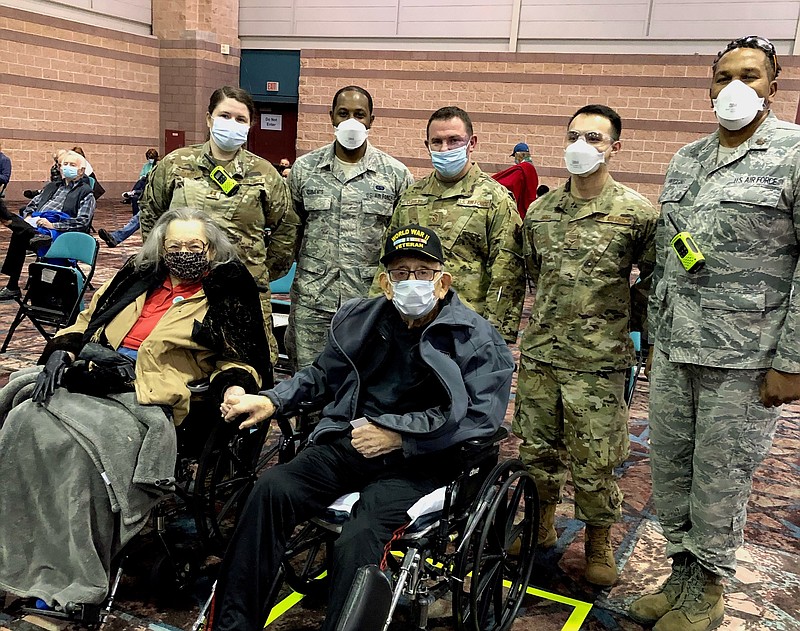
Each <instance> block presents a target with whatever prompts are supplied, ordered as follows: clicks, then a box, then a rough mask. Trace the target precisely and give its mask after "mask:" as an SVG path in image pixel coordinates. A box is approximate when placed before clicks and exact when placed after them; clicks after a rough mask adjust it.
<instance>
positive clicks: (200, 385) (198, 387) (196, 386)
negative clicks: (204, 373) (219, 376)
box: [186, 377, 211, 394]
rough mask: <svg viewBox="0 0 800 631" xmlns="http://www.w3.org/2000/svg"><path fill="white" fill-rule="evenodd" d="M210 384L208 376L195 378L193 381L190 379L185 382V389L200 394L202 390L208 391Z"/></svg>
mask: <svg viewBox="0 0 800 631" xmlns="http://www.w3.org/2000/svg"><path fill="white" fill-rule="evenodd" d="M210 386H211V380H210V379H209V378H208V377H203V378H202V379H195V380H194V381H190V382H189V383H187V384H186V388H187V390H189V392H191V393H192V394H202V393H204V392H208V389H209V387H210Z"/></svg>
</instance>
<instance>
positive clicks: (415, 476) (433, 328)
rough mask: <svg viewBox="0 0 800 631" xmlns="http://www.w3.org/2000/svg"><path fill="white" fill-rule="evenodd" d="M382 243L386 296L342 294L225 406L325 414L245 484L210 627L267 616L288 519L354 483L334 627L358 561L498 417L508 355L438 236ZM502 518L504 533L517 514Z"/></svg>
mask: <svg viewBox="0 0 800 631" xmlns="http://www.w3.org/2000/svg"><path fill="white" fill-rule="evenodd" d="M384 251H385V255H384V257H383V258H382V259H381V262H382V263H383V264H384V265H385V266H386V269H387V271H386V273H383V274H382V275H381V286H382V288H383V291H384V296H380V297H378V298H373V299H356V300H353V301H350V302H348V303H346V304H345V305H344V306H343V307H342V308H341V309H340V310H339V312H338V313H337V314H336V315H335V316H334V318H333V321H332V324H331V329H330V334H329V340H328V343H327V344H326V346H325V349H324V350H323V352H322V354H321V355H320V356H319V357H318V359H317V360H316V361H315V362H314V364H312V365H311V366H309V367H307V368H304V369H303V370H301V371H299V372H298V373H297V374H295V376H294V377H293V378H291V379H289V380H287V381H283V382H281V383H279V384H278V385H277V386H276V387H275V388H273V389H270V390H267V391H266V392H262V393H261V394H260V395H244V396H238V395H234V396H229V397H227V398H226V399H225V402H224V403H223V405H222V412H223V414H224V415H225V419H226V420H228V421H231V422H235V423H237V424H239V425H240V426H241V427H247V426H251V425H254V424H256V423H260V422H262V421H264V420H267V419H269V418H271V417H272V416H273V415H274V414H276V413H277V414H280V415H291V414H294V413H297V412H298V410H300V409H301V408H303V407H304V406H310V407H314V408H317V409H319V408H321V409H322V419H321V420H320V422H319V423H318V424H317V426H316V428H315V429H314V430H313V431H312V433H311V435H310V437H309V441H308V446H307V447H306V448H305V449H304V450H302V451H301V452H300V454H299V455H298V456H297V457H296V458H294V459H293V460H291V461H289V462H288V463H286V464H282V465H279V466H276V467H273V468H271V469H268V470H267V471H266V472H265V473H264V474H263V475H262V476H261V478H260V479H259V480H258V482H257V483H256V486H255V488H254V490H253V492H252V493H251V494H250V497H249V498H248V500H247V503H246V505H245V508H244V511H243V513H242V517H241V519H240V521H239V523H238V525H237V528H236V531H235V533H234V535H233V538H232V540H231V544H230V546H229V548H228V551H227V554H226V556H225V559H224V561H223V565H222V569H221V573H220V578H219V580H218V583H217V591H216V595H215V602H214V604H213V605H212V611H211V613H210V615H209V625H208V626H209V627H210V628H212V629H213V630H214V631H234V630H236V631H251V630H252V631H254V630H256V629H260V628H261V627H263V625H264V620H265V618H266V613H267V612H268V611H269V608H270V606H271V603H272V601H273V600H274V598H275V593H276V589H277V587H279V583H280V577H281V564H282V560H283V557H284V554H285V553H286V551H287V543H288V542H289V540H290V538H291V535H292V533H293V532H294V530H295V527H296V526H297V525H298V524H300V523H302V522H304V521H306V520H308V519H310V518H312V517H314V516H317V515H320V514H321V513H322V512H323V510H324V509H325V508H326V507H327V506H328V505H329V504H331V503H332V502H333V501H334V500H335V499H336V498H337V497H339V496H341V495H342V494H345V493H351V492H358V493H359V497H358V501H357V502H356V503H355V504H354V505H353V507H352V511H351V512H350V513H349V517H348V518H347V519H346V520H345V521H344V523H343V524H342V525H341V533H340V534H339V535H338V537H337V538H336V540H335V542H334V543H333V545H332V559H330V561H331V575H330V580H329V584H330V599H329V602H328V615H327V618H326V621H325V624H324V626H323V629H325V630H327V631H332V630H333V629H335V628H337V623H338V622H339V618H340V613H341V612H342V611H343V608H344V605H345V602H346V600H347V596H348V592H349V591H350V588H351V585H352V584H353V582H354V579H355V577H356V573H357V571H358V569H359V568H360V567H362V566H366V565H369V564H376V563H379V562H380V561H381V558H382V557H383V556H384V549H385V547H386V546H387V544H388V543H389V541H390V540H391V539H392V538H393V535H395V534H396V533H398V531H399V530H401V529H403V528H404V527H405V525H406V524H407V523H408V521H409V518H408V515H407V511H408V509H409V508H410V507H411V506H412V505H413V504H415V502H417V501H418V500H420V498H423V497H424V496H426V495H427V494H429V493H431V492H433V491H435V490H436V489H438V488H440V487H443V486H446V485H447V484H448V483H449V482H451V481H452V480H453V479H455V478H457V477H458V476H459V475H460V473H461V472H462V470H463V469H464V467H465V465H466V463H465V462H464V461H463V460H464V456H465V454H467V453H468V452H465V451H463V447H464V445H465V444H466V443H468V442H469V441H471V440H474V439H489V442H490V443H491V442H492V441H491V437H493V436H495V434H496V432H497V430H498V428H499V426H500V424H501V422H502V419H503V417H504V415H505V411H506V407H507V404H508V400H509V393H510V387H511V376H512V373H513V370H514V362H513V359H512V356H511V353H510V351H509V350H508V348H507V347H506V345H505V343H504V342H503V339H502V338H501V337H500V335H499V334H498V333H497V331H495V329H494V328H493V327H492V326H491V325H490V324H489V323H488V322H487V321H486V320H485V319H483V318H482V317H480V316H479V315H478V314H477V313H475V312H474V311H473V310H472V309H470V308H469V307H467V306H466V305H464V304H462V303H461V301H460V300H459V298H458V296H457V295H456V293H455V292H454V291H453V290H452V289H451V288H450V284H451V276H450V274H449V272H447V271H445V269H444V267H443V265H444V256H443V253H442V247H441V244H440V242H439V239H438V237H437V236H436V234H435V233H434V232H433V231H432V230H429V229H427V228H422V227H419V226H406V227H404V228H400V229H398V230H397V231H395V232H393V233H392V234H390V235H389V237H388V239H387V242H386V246H385V250H384ZM467 457H469V456H467ZM495 458H496V451H495ZM522 473H523V474H524V472H522ZM530 488H531V487H530V486H529V487H528V491H530ZM533 493H534V494H535V489H534V490H533ZM504 523H505V525H506V526H507V530H508V532H506V533H504V536H510V532H511V530H513V529H514V524H515V523H516V520H515V518H514V517H513V516H509V518H508V519H506V520H505V522H504ZM529 530H530V528H528V531H529ZM515 532H516V531H515ZM527 535H528V539H529V540H530V538H531V532H527ZM508 543H509V545H510V543H511V542H510V541H509V542H508ZM526 580H527V579H526Z"/></svg>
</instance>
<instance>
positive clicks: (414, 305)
mask: <svg viewBox="0 0 800 631" xmlns="http://www.w3.org/2000/svg"><path fill="white" fill-rule="evenodd" d="M389 284H390V285H391V287H392V304H394V306H395V309H397V310H398V311H399V312H400V315H403V316H405V317H407V318H411V319H412V320H417V319H419V318H421V317H422V316H424V315H427V314H429V313H430V312H431V311H432V310H433V308H434V307H435V306H436V303H437V302H438V300H439V299H438V298H437V297H436V294H435V293H434V285H435V284H436V281H435V280H411V279H409V280H402V281H400V282H397V283H393V282H392V281H389Z"/></svg>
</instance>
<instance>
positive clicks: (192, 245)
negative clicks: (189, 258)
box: [164, 239, 208, 254]
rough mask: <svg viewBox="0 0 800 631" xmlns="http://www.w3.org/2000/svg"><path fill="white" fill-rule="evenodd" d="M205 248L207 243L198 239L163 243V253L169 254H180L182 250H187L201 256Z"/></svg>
mask: <svg viewBox="0 0 800 631" xmlns="http://www.w3.org/2000/svg"><path fill="white" fill-rule="evenodd" d="M207 248H208V243H206V242H205V241H201V240H200V239H196V240H193V241H165V242H164V251H165V252H168V253H169V254H174V253H175V252H181V251H182V250H187V251H189V252H191V253H192V254H203V253H204V252H205V251H206V249H207Z"/></svg>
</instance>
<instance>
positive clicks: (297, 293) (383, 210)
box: [286, 143, 414, 368]
mask: <svg viewBox="0 0 800 631" xmlns="http://www.w3.org/2000/svg"><path fill="white" fill-rule="evenodd" d="M334 147H335V143H332V144H330V145H326V146H324V147H321V148H319V149H316V150H314V151H312V152H310V153H307V154H306V155H304V156H302V157H301V158H299V159H298V160H297V162H295V163H294V165H293V166H292V171H291V174H290V175H289V189H290V190H291V194H292V201H293V202H294V205H295V209H296V210H297V214H298V215H300V218H301V220H302V222H303V238H302V242H301V244H300V249H299V252H298V257H297V274H296V276H295V279H294V284H293V285H292V307H291V312H290V314H289V330H288V331H287V333H286V341H287V347H288V350H289V354H290V357H291V359H292V362H293V363H294V364H295V365H296V366H297V367H298V368H302V367H304V366H307V365H309V364H311V363H312V362H313V361H314V360H315V359H316V358H317V355H318V354H319V353H320V352H322V349H323V348H324V346H325V342H326V340H327V337H328V327H329V325H330V321H331V318H332V317H333V314H334V313H335V312H336V311H337V309H339V307H340V306H341V305H342V304H343V303H345V302H346V301H348V300H350V299H351V298H358V297H364V296H366V295H367V292H368V290H369V285H370V281H371V280H372V278H373V276H374V275H375V270H376V268H377V267H378V258H379V256H380V250H381V239H382V238H383V233H384V231H385V230H386V227H387V226H388V225H389V219H390V218H391V216H392V212H393V211H394V207H395V204H396V203H397V200H398V198H399V197H400V195H401V193H402V192H403V191H404V190H406V188H408V186H409V185H410V184H411V183H412V182H413V181H414V180H413V178H412V177H411V173H410V171H409V170H408V169H407V168H406V167H405V166H404V165H403V164H402V163H401V162H399V161H397V160H395V159H394V158H392V157H391V156H389V155H387V154H385V153H383V152H382V151H380V150H378V149H376V148H375V147H373V146H372V145H370V144H368V145H367V150H366V153H365V154H364V157H363V158H362V159H361V160H360V161H359V162H358V163H357V164H356V165H354V167H356V168H355V170H354V172H353V173H352V174H351V175H350V177H348V176H347V175H346V174H345V173H344V171H343V170H342V168H341V166H340V165H339V164H337V162H336V160H335V159H334Z"/></svg>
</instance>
